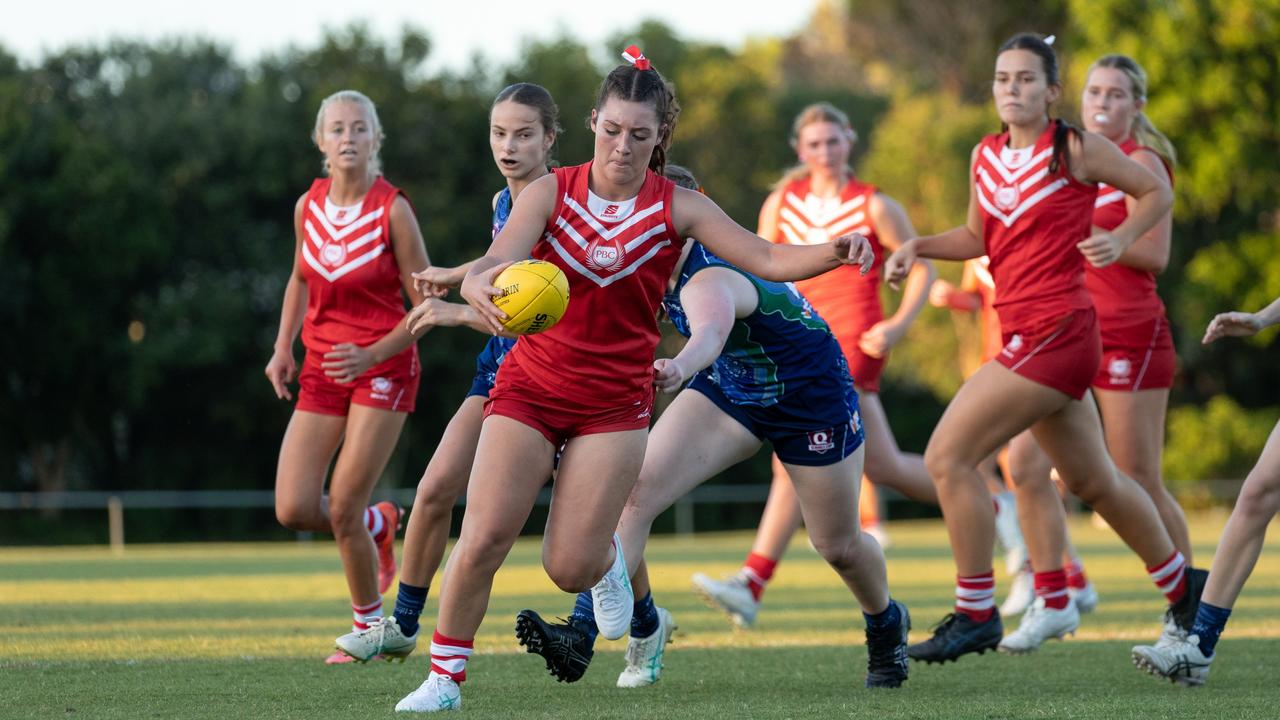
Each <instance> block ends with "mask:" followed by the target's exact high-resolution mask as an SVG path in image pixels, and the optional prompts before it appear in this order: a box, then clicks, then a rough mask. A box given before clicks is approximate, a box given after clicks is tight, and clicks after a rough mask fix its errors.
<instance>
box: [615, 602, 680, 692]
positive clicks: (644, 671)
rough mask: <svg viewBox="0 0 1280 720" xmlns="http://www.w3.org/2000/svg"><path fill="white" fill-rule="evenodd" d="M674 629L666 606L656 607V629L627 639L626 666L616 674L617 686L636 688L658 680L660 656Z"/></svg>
mask: <svg viewBox="0 0 1280 720" xmlns="http://www.w3.org/2000/svg"><path fill="white" fill-rule="evenodd" d="M675 631H676V621H675V619H673V618H672V617H671V613H670V612H668V611H667V609H666V608H661V607H660V608H658V629H657V630H654V631H653V634H652V635H650V636H649V637H645V638H634V637H633V638H631V639H630V640H628V641H627V654H626V658H627V667H626V669H624V670H623V671H622V674H621V675H618V687H620V688H637V687H644V686H646V685H652V684H654V683H656V682H658V678H659V677H661V675H662V656H663V653H664V652H665V650H666V646H667V643H669V642H671V634H672V633H674V632H675Z"/></svg>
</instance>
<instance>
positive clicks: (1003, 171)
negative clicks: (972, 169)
mask: <svg viewBox="0 0 1280 720" xmlns="http://www.w3.org/2000/svg"><path fill="white" fill-rule="evenodd" d="M1051 155H1053V147H1047V148H1045V149H1044V150H1041V151H1040V152H1038V153H1036V155H1035V157H1033V158H1031V159H1030V160H1028V161H1027V164H1026V165H1023V166H1022V167H1020V168H1018V169H1017V170H1014V171H1012V172H1010V171H1009V169H1008V168H1006V167H1005V165H1004V163H1002V162H1000V158H999V157H997V156H996V154H995V153H993V152H991V148H989V147H987V146H985V145H983V146H982V157H984V158H986V159H987V162H989V163H991V167H992V168H994V169H995V171H996V172H998V173H1000V177H1002V178H1004V181H1005V182H1006V183H1014V182H1016V181H1017V180H1018V178H1020V177H1022V176H1023V175H1026V174H1027V173H1028V172H1030V171H1031V169H1032V168H1034V167H1036V165H1037V164H1039V163H1040V162H1041V161H1043V160H1045V159H1047V158H1048V157H1049V156H1051Z"/></svg>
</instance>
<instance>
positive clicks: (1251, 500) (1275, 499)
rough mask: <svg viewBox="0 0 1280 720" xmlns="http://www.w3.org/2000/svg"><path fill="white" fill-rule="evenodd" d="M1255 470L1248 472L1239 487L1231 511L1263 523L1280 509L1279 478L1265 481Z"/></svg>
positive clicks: (1268, 520)
mask: <svg viewBox="0 0 1280 720" xmlns="http://www.w3.org/2000/svg"><path fill="white" fill-rule="evenodd" d="M1257 472H1258V471H1257V470H1254V471H1253V472H1251V473H1249V477H1248V478H1247V479H1246V480H1245V483H1244V487H1243V488H1241V489H1240V497H1239V498H1237V499H1236V509H1235V510H1234V511H1233V512H1236V513H1240V514H1241V515H1242V516H1243V517H1244V518H1246V519H1248V520H1251V521H1260V522H1261V523H1262V524H1264V525H1265V524H1267V523H1270V522H1271V519H1272V518H1273V517H1275V515H1276V511H1277V510H1280V478H1270V481H1267V480H1265V479H1263V478H1262V477H1261V476H1259V475H1257Z"/></svg>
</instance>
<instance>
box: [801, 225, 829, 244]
mask: <svg viewBox="0 0 1280 720" xmlns="http://www.w3.org/2000/svg"><path fill="white" fill-rule="evenodd" d="M829 242H831V233H830V232H827V229H826V228H824V227H811V228H809V230H808V231H807V232H805V234H804V244H805V245H824V244H826V243H829Z"/></svg>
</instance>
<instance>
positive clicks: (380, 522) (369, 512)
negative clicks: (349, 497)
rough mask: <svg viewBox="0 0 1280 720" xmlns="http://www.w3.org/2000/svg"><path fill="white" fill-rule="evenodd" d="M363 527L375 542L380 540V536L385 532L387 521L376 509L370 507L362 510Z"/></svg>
mask: <svg viewBox="0 0 1280 720" xmlns="http://www.w3.org/2000/svg"><path fill="white" fill-rule="evenodd" d="M364 526H365V528H366V529H368V531H369V534H370V535H372V536H373V539H374V541H375V542H377V541H379V540H381V539H382V534H383V533H384V532H386V530H387V519H386V517H384V516H383V514H382V513H380V512H378V510H377V508H374V507H372V506H370V507H367V508H365V509H364Z"/></svg>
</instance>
